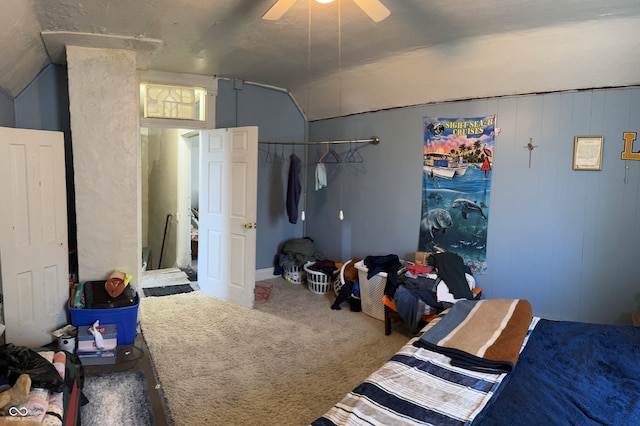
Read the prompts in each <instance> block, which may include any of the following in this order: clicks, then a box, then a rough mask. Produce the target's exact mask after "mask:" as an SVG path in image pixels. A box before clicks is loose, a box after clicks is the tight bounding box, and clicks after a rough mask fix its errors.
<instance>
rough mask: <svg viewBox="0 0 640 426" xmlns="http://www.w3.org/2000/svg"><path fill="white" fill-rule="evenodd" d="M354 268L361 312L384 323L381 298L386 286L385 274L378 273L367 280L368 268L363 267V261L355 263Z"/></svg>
mask: <svg viewBox="0 0 640 426" xmlns="http://www.w3.org/2000/svg"><path fill="white" fill-rule="evenodd" d="M355 267H356V269H357V270H358V282H359V283H360V299H361V300H362V312H364V313H365V314H367V315H369V316H371V317H374V318H376V319H379V320H380V321H384V305H383V304H382V296H383V295H384V287H385V286H386V284H387V273H386V272H378V273H377V274H376V275H374V276H372V277H371V278H367V275H368V273H369V268H367V267H366V266H365V264H364V261H362V260H361V261H360V262H357V263H356V264H355Z"/></svg>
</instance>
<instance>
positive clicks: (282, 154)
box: [278, 145, 285, 164]
mask: <svg viewBox="0 0 640 426" xmlns="http://www.w3.org/2000/svg"><path fill="white" fill-rule="evenodd" d="M284 161H285V160H284V145H280V158H278V163H280V164H284Z"/></svg>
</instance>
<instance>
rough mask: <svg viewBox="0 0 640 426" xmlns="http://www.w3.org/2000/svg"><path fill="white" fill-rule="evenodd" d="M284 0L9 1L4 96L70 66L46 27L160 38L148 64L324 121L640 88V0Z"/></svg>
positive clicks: (2, 28)
mask: <svg viewBox="0 0 640 426" xmlns="http://www.w3.org/2000/svg"><path fill="white" fill-rule="evenodd" d="M274 1H275V0H208V1H206V0H173V1H169V0H146V1H143V0H139V1H131V0H46V1H45V0H3V2H2V3H3V4H2V7H3V13H2V15H1V16H0V52H1V53H2V61H1V62H0V90H2V91H3V92H5V93H6V94H7V95H9V96H10V97H12V98H13V97H16V96H17V95H18V94H19V93H20V92H21V91H22V90H23V89H24V87H25V86H26V85H27V84H28V83H29V82H30V81H31V80H32V79H33V78H34V77H35V76H36V75H37V73H38V72H39V71H40V70H41V69H42V68H43V67H44V66H45V65H47V64H48V63H50V62H52V61H54V62H57V61H61V60H63V59H60V58H59V57H58V56H57V55H55V54H54V53H53V52H51V51H49V52H48V51H47V47H49V50H51V48H50V46H49V45H48V46H47V47H45V44H44V42H43V36H42V33H43V32H45V34H49V35H51V34H54V35H55V34H56V33H59V32H60V33H64V34H66V33H81V34H80V35H79V37H82V35H83V34H84V33H89V34H96V35H109V36H117V37H121V38H123V39H125V40H126V39H132V38H133V39H138V40H142V41H144V40H152V43H151V44H149V43H142V45H143V47H142V49H147V50H146V51H145V52H143V55H142V56H141V57H142V58H143V59H144V60H142V61H141V62H140V63H139V65H140V67H141V68H144V69H153V70H158V71H168V72H185V73H191V74H203V75H215V76H218V77H224V78H234V79H241V80H246V81H250V82H255V83H260V84H264V85H269V86H274V87H278V88H282V89H285V90H287V91H289V92H291V94H292V95H293V96H294V98H295V99H296V101H297V102H298V104H299V105H300V107H301V108H302V109H303V110H304V112H305V114H306V115H307V117H308V118H309V119H311V120H314V119H321V118H326V117H334V116H339V115H345V114H353V113H359V112H365V111H372V110H378V109H386V108H394V107H398V106H406V105H413V104H418V103H427V102H435V101H443V100H451V99H464V98H474V97H482V96H496V95H510V94H517V93H527V92H537V91H548V90H563V89H580V88H588V87H602V86H616V85H629V84H638V83H640V71H639V70H640V58H639V55H638V53H637V52H638V51H639V48H640V1H638V0H609V1H601V0H597V1H588V0H553V1H552V0H536V1H524V0H520V1H507V0H486V1H477V0H402V1H397V0H395V1H392V0H381V1H382V2H383V3H384V4H385V5H386V7H387V8H388V9H389V10H390V11H391V15H390V16H389V17H388V18H387V19H385V20H384V21H382V22H379V23H374V22H373V21H372V20H371V19H369V18H368V17H367V16H366V15H365V14H364V12H363V11H362V10H361V9H359V8H358V7H357V6H356V5H355V3H354V2H353V1H352V0H336V2H334V3H332V4H327V5H321V4H317V3H316V2H314V1H310V0H298V1H297V2H296V3H295V4H294V6H293V7H292V8H291V9H290V10H289V11H288V12H287V13H286V14H285V15H284V16H283V17H282V18H281V19H280V20H278V21H265V20H262V19H261V16H262V14H263V13H264V12H265V11H266V10H268V9H269V7H270V6H271V5H272V4H273V2H274ZM45 39H46V36H45ZM73 39H74V40H75V39H76V38H73ZM87 40H89V42H92V40H95V37H89V38H88V39H87ZM149 46H152V47H151V48H149ZM130 47H131V48H134V49H138V48H139V44H136V43H130Z"/></svg>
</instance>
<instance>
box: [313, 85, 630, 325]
mask: <svg viewBox="0 0 640 426" xmlns="http://www.w3.org/2000/svg"><path fill="white" fill-rule="evenodd" d="M489 114H496V115H497V127H499V128H500V130H501V133H500V134H499V136H498V137H497V138H496V144H495V153H494V168H493V172H492V173H493V176H492V188H491V208H490V212H489V233H488V242H487V263H488V270H487V271H486V274H483V275H478V276H476V278H477V281H478V283H479V285H480V286H481V287H483V289H484V295H485V296H486V297H489V298H495V297H507V298H526V299H529V300H530V301H531V303H532V305H533V309H534V313H535V314H536V315H539V316H543V317H547V318H553V319H563V320H576V321H586V322H599V323H618V324H630V323H631V321H630V312H632V311H636V310H638V309H640V282H639V281H638V279H637V271H636V267H637V263H636V262H637V260H636V253H637V246H638V243H639V242H640V162H639V161H629V162H628V164H627V162H625V161H624V160H621V159H620V155H621V152H622V150H623V149H624V143H623V139H622V134H623V132H628V131H631V132H640V88H637V87H636V88H624V89H607V90H587V91H581V92H565V93H553V94H544V95H530V96H518V97H504V98H495V99H486V100H474V101H466V102H452V103H442V104H433V105H423V106H416V107H410V108H402V109H395V110H388V111H379V112H373V113H368V114H360V115H354V116H350V117H344V118H339V119H331V120H323V121H318V122H312V123H310V125H309V139H310V140H325V139H354V138H364V137H368V136H370V135H377V136H379V137H380V138H381V143H380V144H379V145H377V146H374V145H368V146H364V147H362V148H360V149H359V151H360V152H361V153H362V155H363V157H364V163H363V164H345V163H342V164H340V165H332V166H327V168H329V169H330V170H329V172H328V175H329V185H328V187H327V188H325V189H323V190H321V191H318V192H316V193H311V192H310V193H309V198H308V200H307V201H308V204H309V211H310V212H311V214H310V215H308V217H309V220H308V225H307V231H308V235H309V236H310V237H312V238H313V239H314V240H315V241H316V243H317V245H318V246H319V248H320V249H321V250H323V251H324V252H325V253H326V254H327V255H328V256H329V257H331V258H333V259H335V260H346V259H348V258H350V257H351V256H359V257H365V256H367V255H382V254H388V253H396V254H398V255H400V256H401V257H404V258H408V259H412V258H413V255H414V251H415V250H416V248H417V244H418V232H419V221H420V212H421V208H420V207H421V204H420V203H421V179H422V155H421V153H422V140H423V135H422V119H423V117H425V116H436V117H474V116H483V115H489ZM576 135H603V136H604V154H603V167H602V171H574V170H572V159H573V137H574V136H576ZM529 138H533V144H534V145H537V146H538V147H537V148H535V149H534V150H533V152H532V160H531V168H529V167H528V150H527V149H525V148H524V146H525V145H526V144H527V143H528V142H529ZM346 149H348V147H343V148H342V152H343V153H344V151H346ZM634 150H635V151H638V150H640V141H638V142H636V146H634ZM313 166H314V165H313V164H311V165H310V166H309V167H308V168H307V178H308V179H310V180H312V179H313V175H312V173H313ZM625 167H628V169H626V168H625ZM625 175H626V177H627V180H626V182H625ZM341 204H342V209H343V210H344V216H345V220H344V221H340V220H339V219H338V212H339V210H340V205H341Z"/></svg>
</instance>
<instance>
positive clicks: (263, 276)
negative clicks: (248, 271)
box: [256, 268, 279, 281]
mask: <svg viewBox="0 0 640 426" xmlns="http://www.w3.org/2000/svg"><path fill="white" fill-rule="evenodd" d="M278 276H279V275H273V268H262V269H256V281H262V280H270V279H271V278H275V277H278Z"/></svg>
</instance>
